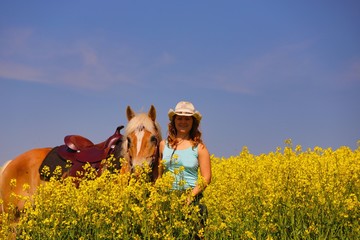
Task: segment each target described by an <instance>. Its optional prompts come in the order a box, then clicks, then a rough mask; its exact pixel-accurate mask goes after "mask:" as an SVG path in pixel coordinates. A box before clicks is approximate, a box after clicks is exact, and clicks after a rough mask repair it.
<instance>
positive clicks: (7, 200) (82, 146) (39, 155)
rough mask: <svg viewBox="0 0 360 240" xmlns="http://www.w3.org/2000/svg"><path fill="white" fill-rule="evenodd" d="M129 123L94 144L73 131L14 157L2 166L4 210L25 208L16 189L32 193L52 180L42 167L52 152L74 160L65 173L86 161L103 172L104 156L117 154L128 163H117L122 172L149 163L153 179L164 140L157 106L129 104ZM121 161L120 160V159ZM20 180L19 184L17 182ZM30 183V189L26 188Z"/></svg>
mask: <svg viewBox="0 0 360 240" xmlns="http://www.w3.org/2000/svg"><path fill="white" fill-rule="evenodd" d="M126 114H127V118H128V125H127V127H126V129H125V135H121V134H120V130H121V129H122V128H123V127H122V126H120V127H118V128H117V129H116V131H115V133H114V134H113V135H112V136H111V137H109V138H108V139H107V140H106V141H104V142H102V143H99V144H93V143H92V142H91V141H90V140H88V139H86V138H84V137H81V136H78V135H70V136H66V137H65V139H64V140H65V144H64V145H61V146H59V147H55V148H38V149H32V150H29V151H27V152H25V153H23V154H21V155H19V156H17V157H16V158H14V159H13V160H10V161H8V162H7V163H6V164H5V165H4V166H3V167H2V168H1V170H0V199H1V200H2V201H3V204H2V206H1V207H0V213H1V212H4V211H5V212H7V211H8V210H9V209H8V207H9V205H10V204H12V205H14V206H15V207H16V209H17V210H22V209H23V207H24V204H25V202H24V201H23V200H19V199H16V198H14V197H11V195H12V193H14V194H16V195H21V196H25V197H26V196H32V195H33V194H34V193H35V191H36V189H37V187H38V186H39V185H40V184H43V183H45V182H46V180H48V178H47V177H46V176H43V175H42V172H41V169H42V166H44V162H45V161H46V160H47V159H49V158H48V156H50V155H52V156H54V155H55V156H60V157H61V159H62V160H64V159H66V160H71V163H72V166H70V168H69V169H66V171H64V172H63V174H62V177H63V178H64V177H67V176H76V174H77V173H79V171H81V170H82V166H83V165H84V164H85V163H90V164H91V166H93V167H94V168H95V169H97V170H98V172H99V173H100V174H101V171H102V168H103V167H107V166H106V165H105V166H104V165H103V164H102V161H101V160H103V159H105V158H107V157H109V156H110V155H112V154H113V155H114V157H115V160H116V161H120V158H123V157H124V159H125V164H124V165H123V166H120V162H119V164H118V165H115V168H116V169H120V167H121V172H122V173H124V172H132V170H133V168H134V166H137V165H143V164H144V163H147V164H148V165H149V166H151V167H152V172H151V180H153V181H154V180H155V179H156V178H157V177H158V174H159V172H158V166H159V159H158V158H159V157H158V156H159V143H160V141H161V131H160V126H159V124H158V123H157V122H156V109H155V107H154V106H153V105H151V107H150V110H149V112H148V113H147V114H146V113H139V114H135V113H134V111H133V110H132V109H131V108H130V106H128V107H127V110H126ZM116 163H117V162H116ZM46 166H47V165H46ZM64 168H66V167H64ZM14 182H16V185H15V184H13V183H14ZM24 184H28V186H29V187H28V189H26V190H25V189H24V188H23V186H24Z"/></svg>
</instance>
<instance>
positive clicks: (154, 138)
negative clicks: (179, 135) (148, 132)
mask: <svg viewBox="0 0 360 240" xmlns="http://www.w3.org/2000/svg"><path fill="white" fill-rule="evenodd" d="M150 141H151V142H153V143H154V144H157V138H156V136H154V135H153V136H151V138H150Z"/></svg>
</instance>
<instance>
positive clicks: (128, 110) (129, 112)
mask: <svg viewBox="0 0 360 240" xmlns="http://www.w3.org/2000/svg"><path fill="white" fill-rule="evenodd" d="M126 117H127V119H128V121H130V120H131V119H132V118H133V117H135V113H134V111H133V110H132V109H131V107H130V106H127V108H126Z"/></svg>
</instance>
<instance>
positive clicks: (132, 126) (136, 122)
mask: <svg viewBox="0 0 360 240" xmlns="http://www.w3.org/2000/svg"><path fill="white" fill-rule="evenodd" d="M143 129H146V130H147V131H149V132H150V133H152V134H156V128H155V125H154V122H153V121H152V120H151V118H149V116H148V115H147V114H145V113H140V114H138V115H136V116H135V117H133V118H132V119H131V120H130V121H129V122H128V124H127V126H126V128H125V136H128V135H129V134H130V133H132V132H138V131H142V130H143Z"/></svg>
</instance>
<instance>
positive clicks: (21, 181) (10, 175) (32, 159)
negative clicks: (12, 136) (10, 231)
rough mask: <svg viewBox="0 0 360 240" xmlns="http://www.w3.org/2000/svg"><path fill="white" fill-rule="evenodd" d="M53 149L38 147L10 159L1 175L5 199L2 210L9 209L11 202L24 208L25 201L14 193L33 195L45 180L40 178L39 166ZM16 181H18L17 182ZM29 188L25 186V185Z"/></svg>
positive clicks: (0, 180)
mask: <svg viewBox="0 0 360 240" xmlns="http://www.w3.org/2000/svg"><path fill="white" fill-rule="evenodd" d="M50 151H51V148H38V149H32V150H30V151H27V152H25V153H23V154H21V155H19V156H18V157H16V158H15V159H13V160H10V161H9V162H8V163H7V164H6V165H5V166H4V169H2V173H1V176H0V198H1V199H2V200H3V206H2V208H1V211H5V212H7V211H8V206H9V204H10V203H12V204H14V206H16V207H17V208H18V209H22V208H23V206H24V201H23V200H20V199H18V198H17V197H15V196H12V193H14V194H16V195H21V196H31V195H32V194H34V192H35V191H36V188H37V187H38V186H39V185H40V184H41V182H43V181H42V180H41V179H40V173H39V168H40V165H41V163H42V161H43V160H44V158H45V157H46V155H47V154H48V153H49V152H50ZM15 181H16V182H15ZM26 184H27V185H28V186H29V188H28V189H27V188H24V186H25V185H26Z"/></svg>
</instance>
